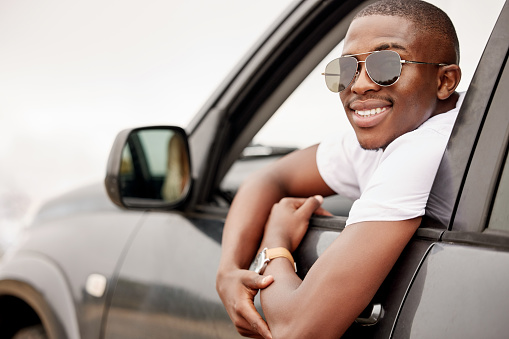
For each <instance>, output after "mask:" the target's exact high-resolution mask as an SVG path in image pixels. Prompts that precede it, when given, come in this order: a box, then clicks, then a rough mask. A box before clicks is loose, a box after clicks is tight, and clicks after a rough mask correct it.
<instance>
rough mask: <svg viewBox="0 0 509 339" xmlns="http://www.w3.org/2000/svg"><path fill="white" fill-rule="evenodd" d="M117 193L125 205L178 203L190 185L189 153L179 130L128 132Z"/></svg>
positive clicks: (145, 129) (185, 141)
mask: <svg viewBox="0 0 509 339" xmlns="http://www.w3.org/2000/svg"><path fill="white" fill-rule="evenodd" d="M119 179H120V190H121V196H122V199H123V202H124V204H126V205H127V206H134V205H145V206H150V205H152V206H162V205H166V204H174V203H177V202H179V201H181V200H182V199H183V198H184V197H185V195H186V194H187V192H188V191H189V185H190V165H189V150H188V146H187V139H186V136H185V134H184V132H183V130H181V129H180V128H171V127H160V128H143V129H137V130H134V131H133V132H131V134H130V135H129V137H128V138H127V141H126V144H125V146H124V149H123V151H122V158H121V164H120V173H119Z"/></svg>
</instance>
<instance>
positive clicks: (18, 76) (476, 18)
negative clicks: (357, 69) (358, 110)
mask: <svg viewBox="0 0 509 339" xmlns="http://www.w3.org/2000/svg"><path fill="white" fill-rule="evenodd" d="M290 2H291V0H277V1H274V0H257V1H239V0H216V1H210V0H194V1H176V0H152V1H141V0H87V1H80V2H76V1H64V0H41V1H32V0H0V238H1V236H2V234H1V232H2V228H4V229H5V227H7V226H9V225H12V220H13V219H15V218H19V217H20V215H21V214H22V212H23V211H26V208H25V207H27V206H28V207H31V208H32V209H33V208H35V207H37V206H38V205H39V204H40V202H41V201H43V200H45V199H48V198H50V197H53V196H55V195H58V194H60V193H62V192H65V191H67V190H70V189H72V188H75V187H78V186H81V185H84V184H88V183H93V182H98V181H101V180H103V177H104V174H105V167H106V160H107V157H108V153H109V150H110V147H111V144H112V142H113V140H114V138H115V136H116V134H117V132H119V131H120V130H122V129H123V128H126V127H133V126H142V125H154V124H165V125H170V124H175V125H181V126H185V125H186V124H187V122H188V121H189V120H190V119H191V117H192V115H193V114H194V113H195V112H197V111H198V109H199V108H200V107H201V105H202V104H203V103H204V101H205V100H206V99H207V97H208V96H209V95H210V94H211V93H212V91H213V90H214V89H215V87H216V86H217V85H218V84H219V83H220V81H221V80H222V79H223V77H224V76H225V75H226V74H227V72H228V71H229V70H230V69H231V68H232V67H233V66H234V65H235V63H236V62H237V61H238V60H239V59H240V58H241V57H242V56H243V55H244V53H245V52H246V51H247V49H248V48H249V47H250V46H251V45H252V43H253V42H254V41H255V40H256V38H258V36H259V35H260V34H261V33H262V32H263V31H264V30H265V29H266V27H268V26H269V24H270V23H272V22H273V20H274V19H275V18H276V17H277V16H278V15H279V14H280V12H281V11H282V10H283V9H284V8H286V7H287V5H288V4H289V3H290ZM431 2H432V3H435V4H438V5H439V7H441V8H443V9H444V10H446V12H448V13H449V14H450V15H451V18H452V20H453V21H454V22H455V23H457V22H459V21H462V22H463V23H467V24H463V25H462V26H463V27H465V28H466V29H465V30H463V31H459V32H458V33H459V36H460V43H461V44H462V45H465V40H468V41H477V40H476V39H478V40H479V41H485V40H486V38H487V37H488V34H489V31H490V30H491V28H490V26H491V25H492V24H491V23H492V22H494V20H495V19H494V18H495V16H494V14H493V13H498V12H499V10H498V9H499V8H501V6H502V4H503V0H485V1H483V5H482V6H480V4H479V2H477V1H475V2H474V1H470V0H463V1H458V0H436V1H431ZM458 3H460V4H461V6H458ZM487 22H488V23H489V24H486V23H487ZM471 23H475V24H471ZM483 30H484V31H483ZM477 50H478V49H477ZM476 53H477V54H478V53H480V52H478V51H469V50H468V49H465V50H462V56H463V58H465V57H468V56H469V55H474V56H475V54H476ZM478 57H479V55H477V58H478ZM464 71H465V70H464ZM468 72H470V73H472V72H473V69H472V70H470V71H468ZM467 76H468V74H467ZM470 76H471V74H470ZM320 81H323V80H320Z"/></svg>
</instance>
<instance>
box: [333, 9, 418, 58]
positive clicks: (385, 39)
mask: <svg viewBox="0 0 509 339" xmlns="http://www.w3.org/2000/svg"><path fill="white" fill-rule="evenodd" d="M424 39H425V37H424V36H419V35H418V34H417V32H416V29H415V27H414V24H413V23H412V22H411V21H410V20H408V19H405V18H402V17H397V16H382V15H370V16H365V17H360V18H357V19H355V20H354V21H352V23H351V24H350V27H349V29H348V32H347V34H346V37H345V44H344V47H343V54H357V53H363V52H370V51H374V50H380V49H395V50H398V51H403V52H405V51H406V52H408V53H409V54H411V55H414V54H417V53H419V49H420V45H422V44H423V40H424ZM420 42H421V43H420Z"/></svg>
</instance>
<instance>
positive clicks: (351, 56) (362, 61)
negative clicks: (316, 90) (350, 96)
mask: <svg viewBox="0 0 509 339" xmlns="http://www.w3.org/2000/svg"><path fill="white" fill-rule="evenodd" d="M387 52H390V53H392V54H396V55H397V56H398V58H399V62H400V67H399V74H398V78H397V79H396V81H394V82H393V83H392V84H389V85H384V84H379V83H378V82H376V81H375V80H374V79H373V78H372V77H371V75H370V74H369V69H368V67H366V73H367V74H368V76H369V78H370V79H371V81H373V82H374V83H375V84H377V85H378V86H382V87H389V86H392V85H394V84H395V83H396V82H398V80H399V78H400V77H401V69H402V66H403V64H417V65H435V66H448V65H449V64H445V63H435V62H422V61H412V60H404V59H401V55H399V53H398V52H396V51H393V50H389V49H387V50H381V51H371V52H364V53H358V54H346V55H342V56H340V57H339V58H336V59H334V60H332V61H330V62H329V63H327V66H329V64H331V63H332V62H334V61H336V60H339V59H341V58H353V59H354V60H355V61H356V63H357V64H356V68H355V73H354V74H353V76H352V79H351V80H350V81H349V82H348V85H347V86H345V88H343V89H342V90H340V91H333V90H332V89H330V87H329V86H328V85H327V88H328V89H329V90H330V91H331V92H333V93H340V92H342V91H344V90H345V89H347V88H348V87H350V85H351V84H352V82H353V81H354V79H355V78H356V77H357V76H358V75H359V64H360V63H366V61H367V60H368V58H369V57H370V56H371V55H373V54H375V53H386V54H387ZM366 54H369V55H368V56H367V57H366V59H364V60H358V59H357V58H356V56H358V55H366ZM327 66H325V68H327ZM322 75H325V77H326V79H327V76H328V75H329V76H333V75H334V76H339V75H340V74H334V73H322ZM326 84H327V81H326Z"/></svg>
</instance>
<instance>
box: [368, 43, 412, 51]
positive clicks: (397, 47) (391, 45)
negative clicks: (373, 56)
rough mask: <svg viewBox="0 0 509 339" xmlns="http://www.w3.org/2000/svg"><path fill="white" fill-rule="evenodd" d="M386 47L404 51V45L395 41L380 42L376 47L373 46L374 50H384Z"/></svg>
mask: <svg viewBox="0 0 509 339" xmlns="http://www.w3.org/2000/svg"><path fill="white" fill-rule="evenodd" d="M386 49H398V50H401V51H406V48H405V46H402V45H400V44H397V43H393V44H387V43H385V44H381V45H379V46H377V47H375V49H374V51H383V50H386Z"/></svg>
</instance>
